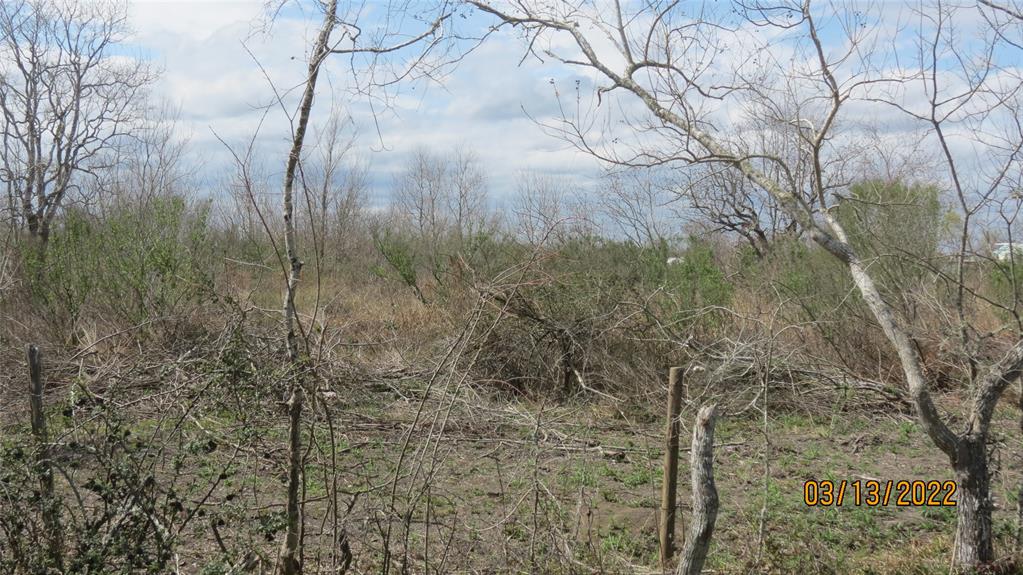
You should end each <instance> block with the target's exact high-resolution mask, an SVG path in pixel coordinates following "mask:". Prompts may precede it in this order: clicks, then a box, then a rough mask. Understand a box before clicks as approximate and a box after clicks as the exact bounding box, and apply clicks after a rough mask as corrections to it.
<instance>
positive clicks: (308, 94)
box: [278, 0, 337, 575]
mask: <svg viewBox="0 0 1023 575" xmlns="http://www.w3.org/2000/svg"><path fill="white" fill-rule="evenodd" d="M336 10H337V2H336V0H332V1H331V2H330V3H328V4H327V6H326V7H325V11H324V15H323V25H322V27H321V28H320V33H319V35H318V36H317V38H316V44H315V45H314V46H313V51H312V55H311V57H310V59H309V75H308V78H307V80H306V85H305V91H304V93H303V94H302V103H301V107H300V108H299V117H298V123H297V124H296V126H295V133H294V135H293V137H292V141H291V153H290V154H289V155H288V166H287V169H286V170H285V173H284V198H283V200H284V249H285V251H286V253H287V256H288V279H287V289H286V290H285V294H284V328H285V330H286V333H287V335H286V339H287V347H288V359H289V360H290V361H291V366H292V371H291V382H290V387H291V389H290V396H289V398H288V425H289V434H288V438H289V439H288V448H289V451H290V456H289V461H288V504H287V532H286V534H285V537H284V543H283V545H282V547H283V548H282V549H281V556H280V561H279V564H278V571H279V572H280V573H281V574H282V575H296V574H298V573H301V572H302V561H301V556H302V549H301V543H302V523H303V522H302V508H301V501H300V500H299V498H300V496H301V491H302V470H303V464H302V408H303V405H304V403H305V390H304V388H303V379H304V370H305V366H304V365H303V363H304V362H303V360H302V357H301V354H300V352H299V347H298V333H297V331H298V329H299V326H298V324H297V320H296V312H295V290H296V289H297V288H298V282H299V280H300V279H301V275H302V260H301V259H299V257H298V245H297V236H296V234H295V221H294V215H295V208H294V189H295V179H296V175H297V172H298V167H299V162H300V161H301V159H302V146H303V144H304V142H305V134H306V129H307V127H308V126H309V115H310V113H311V112H312V108H313V98H314V96H315V95H316V79H317V77H318V76H319V72H320V65H321V64H322V63H323V60H324V59H325V58H326V57H327V55H328V54H329V53H330V47H329V43H330V35H331V32H333V30H334V26H335V22H336V16H335V12H336Z"/></svg>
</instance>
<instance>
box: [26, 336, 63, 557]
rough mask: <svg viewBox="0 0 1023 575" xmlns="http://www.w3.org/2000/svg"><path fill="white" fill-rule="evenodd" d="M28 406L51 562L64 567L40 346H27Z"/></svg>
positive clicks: (58, 504) (61, 533)
mask: <svg viewBox="0 0 1023 575" xmlns="http://www.w3.org/2000/svg"><path fill="white" fill-rule="evenodd" d="M28 374H29V395H28V398H29V399H28V400H29V408H30V409H31V412H32V437H33V438H34V440H35V444H36V453H37V456H36V473H37V474H38V475H39V494H40V499H41V504H42V515H43V525H44V527H45V528H46V531H47V538H48V539H49V549H48V552H47V554H48V555H49V559H50V563H51V565H52V566H54V567H56V568H57V569H58V570H59V571H63V570H64V537H63V532H62V531H61V526H60V503H59V502H58V501H57V499H56V497H55V496H54V493H53V464H52V462H51V460H50V438H49V434H48V433H47V431H46V414H45V413H44V412H43V359H42V354H41V353H40V351H39V348H38V347H37V346H35V345H29V346H28Z"/></svg>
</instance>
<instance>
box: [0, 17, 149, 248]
mask: <svg viewBox="0 0 1023 575" xmlns="http://www.w3.org/2000/svg"><path fill="white" fill-rule="evenodd" d="M125 11H126V7H125V5H123V4H117V3H112V2H106V1H101V2H63V1H56V0H15V1H13V2H4V3H2V4H0V116H2V117H0V159H2V161H3V168H0V182H3V184H4V185H5V186H6V188H7V195H8V201H9V205H11V206H12V207H14V208H15V209H16V210H17V220H18V222H19V224H20V225H21V226H23V227H24V228H27V230H28V232H29V234H30V235H31V236H32V237H33V238H38V239H39V240H40V241H41V242H42V243H43V244H45V243H46V241H47V239H48V238H49V235H50V231H51V227H52V224H53V220H54V217H55V216H56V215H57V213H58V212H59V210H60V209H61V206H62V204H63V203H64V201H65V199H66V197H67V195H68V193H69V191H71V190H72V189H73V188H76V187H77V186H78V185H79V181H78V178H79V177H80V176H81V175H82V174H88V173H95V172H96V171H97V170H99V169H100V168H102V167H103V163H104V161H103V160H104V159H105V158H104V154H103V153H104V152H105V151H107V150H109V149H111V148H112V147H114V146H116V145H117V144H118V143H119V142H121V141H122V140H123V139H124V137H125V136H128V135H129V134H130V133H131V132H132V129H133V128H134V127H135V123H136V121H137V120H138V118H139V111H140V108H139V104H140V103H141V100H142V96H143V89H144V88H145V86H146V85H147V84H149V83H150V82H151V81H152V79H153V77H154V76H153V74H152V72H151V71H150V69H149V68H148V66H147V65H146V64H145V63H143V62H141V61H140V60H135V59H132V58H128V57H124V56H122V55H116V54H115V52H114V51H115V48H116V47H117V45H118V44H119V43H120V42H121V41H122V40H123V39H124V37H125V34H126V13H125Z"/></svg>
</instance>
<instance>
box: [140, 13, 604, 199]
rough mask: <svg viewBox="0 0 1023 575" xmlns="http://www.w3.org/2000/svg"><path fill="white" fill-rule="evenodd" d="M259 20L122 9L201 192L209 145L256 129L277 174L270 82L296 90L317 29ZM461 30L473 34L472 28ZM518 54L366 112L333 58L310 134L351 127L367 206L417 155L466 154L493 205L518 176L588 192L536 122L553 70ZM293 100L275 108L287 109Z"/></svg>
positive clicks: (471, 64)
mask: <svg viewBox="0 0 1023 575" xmlns="http://www.w3.org/2000/svg"><path fill="white" fill-rule="evenodd" d="M370 7H371V8H373V7H374V6H373V4H372V2H371V3H370ZM265 16H266V12H265V8H264V2H261V1H255V2H254V1H247V0H232V1H203V2H196V1H149V0H135V1H133V2H131V3H130V5H129V20H130V21H129V25H130V27H131V28H132V29H133V34H132V36H131V37H130V39H129V41H128V43H127V45H128V47H129V48H130V49H133V50H137V51H138V52H139V53H140V54H141V55H142V56H143V57H144V58H146V59H148V60H149V61H151V62H152V63H153V64H154V65H155V66H156V67H157V68H158V69H159V70H161V74H160V77H159V79H158V80H157V82H156V84H155V86H154V87H153V93H154V94H155V95H156V96H157V97H158V98H159V99H160V100H161V101H164V102H166V103H168V104H169V105H170V106H171V107H172V108H176V109H178V110H179V113H178V118H177V126H176V130H177V133H178V134H179V136H180V137H183V138H187V139H188V141H189V146H188V147H189V150H190V154H191V158H190V161H192V162H198V163H199V164H200V165H201V168H200V169H199V170H198V171H197V176H198V178H199V180H200V187H203V188H205V189H208V190H215V189H216V188H217V186H218V185H221V184H222V182H223V179H224V174H226V173H229V171H230V170H231V166H232V159H231V158H232V156H231V154H230V152H229V150H228V149H227V148H226V146H225V144H224V143H222V142H221V141H220V140H221V139H222V140H223V141H224V142H226V143H227V144H229V145H231V146H234V147H236V148H237V149H243V148H245V146H247V144H248V142H249V140H250V139H251V138H252V136H253V135H254V134H255V133H256V130H257V129H258V130H259V132H258V133H259V137H258V138H257V148H258V150H259V153H258V157H259V158H260V159H261V160H262V164H263V165H262V168H263V169H262V171H263V173H264V174H265V175H266V176H267V177H268V178H270V179H276V178H278V177H279V175H280V174H281V173H282V171H283V166H284V158H285V153H286V152H285V150H286V148H287V140H288V137H289V134H290V129H289V127H288V123H287V119H286V116H285V114H284V113H283V112H282V110H281V109H280V108H279V107H277V108H274V109H272V110H270V111H269V113H267V112H266V106H267V105H268V104H271V103H272V102H273V94H274V91H273V88H272V87H271V81H272V83H273V86H275V87H276V88H277V89H278V90H286V89H287V88H291V87H294V86H298V85H299V84H300V81H301V78H302V77H303V74H304V72H305V67H306V58H305V54H306V50H307V49H308V45H309V44H310V39H311V37H312V36H313V35H314V34H315V33H316V28H317V26H318V24H319V20H318V14H315V13H305V14H303V13H301V12H300V11H298V10H295V9H292V10H289V11H287V12H285V13H282V14H281V15H280V16H279V17H278V19H277V20H276V21H275V23H274V25H273V27H272V28H271V29H270V32H269V33H263V32H262V31H263V30H264V29H265V26H264V24H265V21H266V18H265ZM462 24H463V25H467V26H468V27H469V28H470V29H472V28H475V29H476V30H475V31H478V30H479V29H482V26H483V24H482V22H480V23H476V22H468V23H462ZM522 49H523V46H522V45H521V44H520V43H519V42H518V40H517V39H515V38H513V37H509V36H498V37H494V38H491V39H490V40H488V42H487V43H485V44H484V45H483V46H482V47H480V48H478V49H477V50H475V51H474V52H472V53H470V54H469V55H468V56H467V57H466V58H465V59H464V60H462V61H461V62H460V64H459V65H458V66H457V67H455V68H454V69H453V70H452V71H451V72H450V73H448V74H447V75H445V76H444V77H443V78H442V79H441V81H440V82H432V83H422V82H420V83H416V84H414V85H403V86H402V87H401V88H400V89H398V90H391V91H390V92H389V95H390V96H392V98H390V99H389V102H388V103H387V104H386V105H384V104H383V103H381V102H379V101H376V102H375V103H374V105H373V106H371V105H370V102H369V100H367V99H366V98H364V97H359V96H353V95H352V94H350V93H348V92H347V91H346V90H345V87H346V86H347V83H346V82H347V81H346V78H347V77H348V70H346V69H345V67H344V64H345V60H344V59H343V58H342V57H338V58H337V59H336V61H332V62H331V65H330V66H329V67H328V69H327V72H328V73H327V76H326V77H325V78H323V79H322V80H321V88H320V90H319V91H318V94H317V101H316V104H315V110H316V112H315V114H314V117H313V125H314V134H313V136H314V138H315V134H316V127H315V126H323V125H324V124H325V122H326V120H327V117H328V115H329V114H330V113H331V112H332V111H335V110H337V111H340V112H341V113H343V114H345V115H347V116H350V117H351V125H350V128H349V129H348V131H347V133H349V134H351V135H352V136H353V137H354V141H353V147H352V151H351V152H350V154H351V157H352V159H353V161H355V162H357V163H360V164H362V165H365V166H367V167H368V173H369V185H370V188H371V192H370V193H371V198H373V199H374V201H375V202H379V201H382V199H384V198H386V197H387V195H388V194H389V189H390V187H391V184H392V182H393V180H394V177H395V175H396V174H398V173H399V172H400V171H401V170H402V169H403V166H404V164H405V162H406V161H407V159H408V157H409V155H410V152H412V151H413V150H415V149H417V148H425V149H427V150H429V151H431V152H433V153H437V154H446V153H449V152H453V151H454V150H455V149H456V148H459V147H461V148H463V149H468V150H472V151H473V152H474V153H475V154H476V155H477V156H478V158H479V160H480V162H481V165H482V167H483V169H484V171H485V172H486V174H487V180H488V188H489V190H490V195H491V197H492V198H493V199H494V201H495V202H496V204H497V205H500V204H502V203H503V202H504V200H506V199H507V198H509V197H510V196H511V195H512V194H514V191H515V189H516V182H517V181H518V180H519V179H520V176H521V175H522V174H523V173H524V172H531V173H532V172H536V173H541V174H546V175H550V176H554V177H557V178H559V179H562V180H563V181H565V182H570V183H572V184H575V185H578V186H581V187H588V186H592V185H593V184H594V182H595V179H596V177H597V176H598V174H599V167H598V163H597V162H596V160H594V159H593V158H592V157H590V156H588V155H586V154H583V153H581V152H578V151H577V150H575V149H574V148H573V147H572V146H570V145H569V144H567V143H565V142H563V141H560V140H558V139H556V138H552V137H549V136H547V135H545V134H544V133H543V131H542V129H541V127H540V126H538V123H537V122H542V121H544V120H545V119H548V118H551V117H553V116H554V115H555V114H557V98H556V97H555V94H554V85H552V84H551V80H552V76H551V74H552V73H559V72H557V71H555V70H552V69H550V68H549V67H542V66H539V65H537V64H535V63H533V62H530V61H527V62H525V63H523V64H522V65H521V66H520V64H519V61H520V59H521V55H522ZM257 62H258V63H257ZM580 78H581V79H582V80H583V81H586V82H587V83H588V81H587V79H586V78H582V77H577V76H574V75H572V74H571V73H568V74H566V73H564V71H561V72H560V75H559V76H558V78H557V84H558V85H568V86H570V87H571V89H572V90H574V84H575V80H576V79H580ZM297 93H298V90H294V91H293V92H290V95H291V96H292V97H290V98H285V101H286V102H287V104H288V105H289V107H290V108H292V109H293V108H294V107H295V103H296V102H297Z"/></svg>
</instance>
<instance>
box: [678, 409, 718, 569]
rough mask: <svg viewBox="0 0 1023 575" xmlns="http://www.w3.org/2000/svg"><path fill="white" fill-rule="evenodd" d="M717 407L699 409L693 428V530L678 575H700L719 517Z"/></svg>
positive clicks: (687, 538)
mask: <svg viewBox="0 0 1023 575" xmlns="http://www.w3.org/2000/svg"><path fill="white" fill-rule="evenodd" d="M717 408H718V406H717V404H711V405H705V406H703V407H701V408H700V412H699V413H698V414H697V415H696V421H695V422H694V424H693V449H692V451H691V452H690V454H689V457H690V460H689V461H690V467H691V468H692V481H693V520H692V529H691V530H690V533H689V536H688V537H686V544H685V548H684V549H683V550H682V562H681V563H679V565H678V575H699V573H700V571H702V570H703V563H704V561H706V560H707V549H708V548H710V538H711V536H712V535H713V534H714V522H715V521H716V520H717V517H718V490H717V487H715V486H714V420H715V419H716V418H717Z"/></svg>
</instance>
